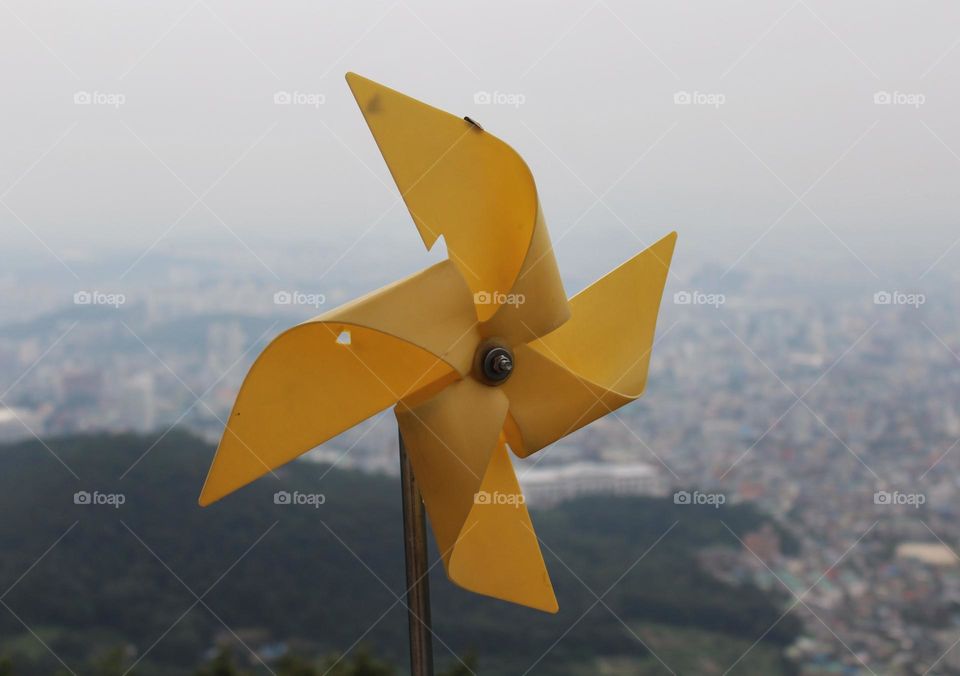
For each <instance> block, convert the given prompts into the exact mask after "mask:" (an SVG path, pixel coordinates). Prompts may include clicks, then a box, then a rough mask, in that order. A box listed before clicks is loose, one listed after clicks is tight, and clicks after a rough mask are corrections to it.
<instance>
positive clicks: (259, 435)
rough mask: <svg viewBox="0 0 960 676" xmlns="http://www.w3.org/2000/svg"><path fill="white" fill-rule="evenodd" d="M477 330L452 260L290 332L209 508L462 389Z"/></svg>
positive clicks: (252, 402)
mask: <svg viewBox="0 0 960 676" xmlns="http://www.w3.org/2000/svg"><path fill="white" fill-rule="evenodd" d="M475 326H476V319H475V316H474V313H473V304H472V300H471V298H470V293H469V290H468V289H467V288H466V285H465V284H464V283H463V281H462V278H461V277H460V274H459V272H458V271H457V270H456V268H455V267H454V266H453V264H452V263H450V262H449V261H444V262H442V263H439V264H437V265H435V266H433V267H431V268H428V269H427V270H424V271H422V272H420V273H417V274H416V275H413V276H411V277H409V278H407V279H405V280H403V281H400V282H397V283H395V284H392V285H390V286H388V287H385V288H383V289H380V290H379V291H375V292H374V293H372V294H370V295H368V296H365V297H364V298H361V299H359V300H357V301H354V302H352V303H348V304H347V305H344V306H342V307H341V308H338V309H336V310H334V311H332V312H329V313H326V314H324V315H321V316H320V317H317V318H315V319H312V320H310V321H308V322H306V323H304V324H300V325H299V326H295V327H294V328H292V329H290V330H288V331H286V332H284V333H282V334H281V335H280V336H278V337H277V338H276V339H275V340H274V341H273V342H272V343H270V345H269V346H268V347H267V348H266V350H264V352H263V353H262V354H261V355H260V356H259V357H258V358H257V360H256V362H255V363H254V365H253V366H252V367H251V369H250V372H249V373H248V374H247V376H246V379H245V380H244V382H243V385H242V386H241V388H240V392H239V394H238V395H237V401H236V403H235V404H234V407H233V411H232V412H231V414H230V418H229V420H228V421H227V427H226V430H225V431H224V434H223V438H222V439H221V441H220V446H219V447H218V449H217V454H216V456H215V457H214V461H213V465H212V466H211V468H210V472H209V474H208V476H207V481H206V483H205V484H204V487H203V491H202V493H201V496H200V504H202V505H207V504H209V503H211V502H213V501H215V500H218V499H220V498H221V497H223V496H224V495H227V494H228V493H231V492H233V491H235V490H237V489H238V488H240V487H242V486H244V485H246V484H248V483H250V482H251V481H253V480H255V479H257V478H259V477H261V476H263V475H264V474H267V473H268V472H270V471H272V470H274V469H275V468H277V467H279V466H281V465H283V464H285V463H287V462H289V461H290V460H293V459H294V458H296V457H297V456H299V455H301V454H303V453H305V452H307V451H309V450H310V449H312V448H314V447H315V446H317V445H318V444H320V443H323V442H324V441H326V440H328V439H330V438H332V437H334V436H336V435H337V434H339V433H341V432H343V431H345V430H347V429H349V428H350V427H353V426H354V425H356V424H357V423H359V422H361V421H363V420H365V419H366V418H369V417H370V416H372V415H374V414H375V413H377V412H378V411H382V410H383V409H385V408H388V407H389V406H391V405H392V404H394V403H396V402H397V401H399V400H400V399H402V398H408V399H410V400H411V401H415V400H416V398H417V397H418V396H420V397H427V396H430V395H432V394H433V393H435V392H436V391H438V390H439V389H440V388H442V387H443V386H444V385H446V384H448V383H451V382H453V381H455V380H457V379H458V378H460V377H461V376H462V375H463V374H464V373H466V372H467V371H469V369H470V364H471V358H472V355H473V348H474V345H475V344H476V340H477V338H476V328H475Z"/></svg>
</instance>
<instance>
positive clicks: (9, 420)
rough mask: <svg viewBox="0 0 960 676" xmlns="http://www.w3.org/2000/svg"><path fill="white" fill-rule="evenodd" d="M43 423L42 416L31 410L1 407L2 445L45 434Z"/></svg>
mask: <svg viewBox="0 0 960 676" xmlns="http://www.w3.org/2000/svg"><path fill="white" fill-rule="evenodd" d="M42 422H43V421H42V420H40V416H39V415H38V414H37V413H35V412H33V411H31V410H29V409H25V408H6V407H2V406H0V443H6V442H10V441H20V440H21V439H29V438H31V437H32V436H33V435H34V434H43V428H42Z"/></svg>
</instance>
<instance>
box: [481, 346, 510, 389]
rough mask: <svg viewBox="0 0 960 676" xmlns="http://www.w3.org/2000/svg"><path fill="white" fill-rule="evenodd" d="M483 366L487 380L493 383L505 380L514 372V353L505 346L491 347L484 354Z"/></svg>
mask: <svg viewBox="0 0 960 676" xmlns="http://www.w3.org/2000/svg"><path fill="white" fill-rule="evenodd" d="M481 367H482V369H483V375H484V377H485V378H486V379H487V380H489V381H491V382H493V383H500V382H503V381H504V380H506V379H507V378H509V377H510V374H511V373H513V355H512V354H510V351H509V350H508V349H506V348H505V347H493V348H490V349H489V350H488V351H487V353H486V354H484V355H483V361H482V362H481Z"/></svg>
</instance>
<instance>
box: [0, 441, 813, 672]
mask: <svg viewBox="0 0 960 676" xmlns="http://www.w3.org/2000/svg"><path fill="white" fill-rule="evenodd" d="M155 442H156V440H155V439H152V438H144V437H137V436H117V435H97V436H81V437H69V438H61V439H52V440H47V441H46V444H47V446H49V450H48V449H46V448H44V446H43V445H41V444H40V443H39V442H29V443H22V444H16V445H10V446H4V447H0V514H2V518H0V551H2V552H3V555H2V557H0V591H2V590H8V591H6V593H5V594H3V596H2V602H3V605H5V606H7V608H6V609H4V608H2V607H0V656H6V657H7V658H8V659H9V660H10V663H11V664H12V667H13V668H12V671H11V672H9V673H13V674H18V675H19V674H50V673H55V672H56V671H57V670H58V669H63V668H64V667H63V666H62V665H61V664H60V663H59V662H57V661H56V660H55V659H54V657H52V656H51V652H50V651H48V650H47V648H45V647H44V644H46V645H47V646H49V648H50V650H52V651H53V652H54V653H56V655H58V656H59V657H60V658H61V659H62V660H63V662H64V663H65V664H66V666H67V668H68V669H69V670H71V671H73V672H75V673H77V674H86V673H91V674H92V673H100V672H98V671H97V670H95V669H93V668H92V667H90V666H89V665H91V664H93V663H96V662H102V661H103V659H104V657H103V656H104V655H107V654H109V653H111V651H114V652H116V651H120V653H121V654H122V657H121V658H120V661H123V662H125V663H126V664H127V665H129V664H130V663H131V662H133V661H134V660H136V659H138V658H142V659H140V661H139V662H138V663H137V666H136V668H135V670H134V672H133V673H136V674H141V675H145V676H150V675H152V674H179V673H183V674H191V673H195V670H196V669H197V667H198V665H201V664H202V663H203V662H204V661H205V660H206V659H208V658H209V657H210V655H211V654H212V652H213V648H212V647H213V646H214V645H215V644H217V643H218V642H220V643H223V642H227V643H230V642H233V643H236V646H235V648H234V653H235V654H236V655H237V656H238V657H242V658H243V659H244V660H246V659H247V656H248V653H247V651H246V650H245V649H244V647H243V644H246V645H248V646H249V647H251V648H253V649H255V650H257V651H260V652H261V653H262V654H263V655H264V656H265V659H267V657H269V656H271V655H274V654H277V653H280V652H282V651H283V649H287V650H290V651H293V652H296V653H298V654H301V655H307V656H316V655H329V654H331V653H337V652H343V651H348V650H351V649H355V646H358V645H359V646H364V645H365V646H369V648H370V650H371V652H373V653H374V654H375V655H376V656H377V657H378V658H380V659H384V660H387V661H389V662H392V663H394V664H396V665H400V667H401V668H405V665H406V647H405V646H406V643H405V641H406V633H405V632H406V617H405V610H404V608H403V606H402V605H401V604H400V603H398V602H397V597H396V595H397V594H401V593H402V590H403V580H404V577H403V568H402V566H403V557H402V549H401V540H400V512H399V484H398V482H397V481H396V480H395V479H392V478H389V477H381V476H371V475H366V474H362V473H358V472H352V471H343V470H339V469H333V470H330V469H329V467H328V466H325V465H317V464H312V463H306V462H297V463H293V464H291V465H288V466H287V467H285V468H283V469H281V470H279V471H278V472H277V477H276V478H274V477H270V476H268V477H266V478H264V479H262V480H261V481H259V482H256V483H255V484H253V485H251V486H249V487H247V488H245V489H243V490H242V491H240V492H238V493H237V494H235V495H233V496H231V497H229V498H227V499H225V500H223V501H221V502H220V503H217V504H216V505H213V506H212V507H208V508H205V509H204V508H200V507H198V506H197V502H196V499H197V495H198V493H199V490H200V486H201V484H202V481H203V477H204V475H205V473H206V468H207V466H208V465H209V462H210V459H211V458H212V455H213V449H212V448H211V447H210V446H209V445H208V444H206V443H205V442H203V441H201V440H199V439H197V438H195V437H192V436H190V435H188V434H185V433H179V432H174V433H171V434H169V435H167V436H166V437H164V438H163V439H162V440H160V441H159V443H156V445H155V446H154V447H153V448H152V449H151V450H150V451H149V452H146V451H147V450H148V449H150V448H151V446H153V445H154V443H155ZM53 453H56V455H57V456H59V457H60V458H61V459H62V460H63V462H64V463H65V464H66V465H67V466H68V467H69V468H70V469H72V471H73V472H75V473H76V474H77V476H79V480H78V479H76V478H75V477H74V476H73V475H72V474H71V472H70V471H68V470H67V469H66V468H65V467H64V465H63V464H61V463H60V462H59V461H58V460H57V458H56V457H54V455H53ZM145 453H146V454H145ZM144 454H145V455H144ZM138 459H139V461H138ZM131 466H133V467H132V469H130V468H131ZM121 476H123V478H120V477H121ZM281 490H282V491H288V492H293V491H300V492H301V493H304V494H315V493H322V494H323V495H324V499H325V501H324V503H323V504H322V505H319V506H311V505H284V504H275V503H274V494H275V492H277V491H281ZM77 491H86V492H88V493H90V494H91V495H94V494H95V493H96V494H97V495H95V496H94V498H93V499H92V501H95V500H96V499H97V498H99V499H101V500H105V499H107V498H104V497H103V496H107V495H112V494H121V495H122V496H123V504H121V505H119V506H114V505H111V504H75V501H74V495H75V493H76V492H77ZM113 502H116V501H115V500H114V501H113ZM533 518H534V522H535V523H536V526H537V530H538V534H539V535H540V537H541V538H542V539H543V541H544V542H545V543H547V545H548V546H549V548H550V550H552V552H553V554H551V553H550V551H546V550H545V552H544V556H545V558H546V559H547V564H548V566H549V568H550V572H551V576H552V578H553V581H554V584H555V586H556V590H557V597H558V599H559V601H560V607H561V610H560V612H559V613H558V614H557V615H555V616H550V615H545V614H541V613H538V612H535V611H531V610H527V609H524V608H519V607H515V606H511V605H509V604H506V603H503V602H499V601H496V600H492V599H487V598H482V597H477V596H474V595H471V594H469V593H467V592H464V591H462V590H460V589H458V588H456V587H454V586H453V585H451V584H450V583H449V582H448V581H447V580H446V577H445V576H444V574H443V572H442V567H441V566H439V565H438V566H437V567H436V568H434V569H433V575H432V585H433V586H432V595H433V614H434V615H433V616H434V627H435V631H436V634H437V637H438V639H435V649H436V655H437V660H438V663H440V664H451V663H454V662H455V659H454V657H453V654H456V655H461V656H463V655H471V654H472V655H475V656H476V658H477V668H476V671H477V673H479V674H513V673H518V674H520V673H524V672H525V671H526V670H527V668H528V667H530V666H531V665H533V664H534V663H536V667H535V668H534V669H533V670H532V671H531V672H530V673H537V674H541V673H542V674H563V675H567V674H570V675H573V674H596V673H610V674H616V673H625V674H626V673H629V674H634V673H643V674H647V673H649V674H659V673H667V671H666V670H665V669H664V668H663V667H662V666H661V665H660V663H659V662H658V660H657V659H656V658H655V657H654V656H653V655H651V654H650V653H649V652H648V650H647V648H646V647H645V646H644V645H643V643H641V642H639V641H638V640H637V638H636V637H635V636H634V632H636V633H637V635H639V636H641V637H645V640H644V642H645V643H647V644H648V645H649V647H650V648H652V649H653V650H654V652H656V654H657V655H658V656H659V657H660V658H662V659H663V660H664V661H665V662H666V663H667V664H669V665H670V666H671V668H672V669H673V670H674V671H676V672H677V673H722V672H723V671H724V670H725V669H726V668H727V667H729V666H730V664H732V663H733V662H734V661H735V660H736V659H737V657H739V655H740V654H741V653H743V652H744V651H746V650H747V648H749V647H750V645H751V644H752V643H753V642H754V641H755V640H756V639H757V638H758V637H759V636H761V634H763V632H764V631H766V630H767V629H768V627H770V625H771V624H773V623H774V621H775V620H776V619H777V617H779V615H780V607H781V605H782V604H781V601H782V599H776V598H770V597H769V596H768V595H766V594H765V593H763V592H761V591H759V590H757V589H756V588H753V587H731V586H727V585H725V584H721V583H719V582H717V581H716V580H714V579H713V578H712V577H710V576H708V575H707V574H706V573H704V572H702V571H701V570H700V568H699V567H698V565H697V562H696V552H697V551H698V550H699V549H701V548H703V547H706V546H713V545H731V546H732V545H733V544H735V541H734V540H733V538H732V537H731V535H730V533H729V532H728V531H727V530H726V528H725V527H724V526H723V524H722V523H721V522H720V519H722V520H723V522H725V523H726V524H727V525H728V526H730V528H732V529H733V530H734V531H736V532H737V533H738V534H739V533H744V532H747V531H749V530H752V529H754V528H756V527H757V526H758V525H760V524H761V523H762V522H763V521H764V519H765V517H763V516H762V515H760V514H758V513H756V512H755V511H754V510H752V509H751V508H749V507H747V506H725V507H724V508H722V509H720V510H717V509H713V508H710V507H704V508H699V507H691V506H680V507H678V506H676V505H673V504H672V502H671V501H668V500H662V499H653V498H590V499H580V500H576V501H571V502H568V503H565V504H563V505H562V506H560V507H558V508H555V509H552V510H546V511H537V512H534V514H533ZM675 521H677V522H678V523H677V525H676V527H675V528H673V530H672V531H671V532H670V533H669V534H668V535H667V536H666V537H664V538H663V540H662V541H661V542H660V543H659V544H658V545H657V546H656V547H653V548H652V549H650V551H649V553H648V554H647V555H646V556H644V557H643V558H642V559H641V560H640V561H639V563H636V565H635V566H634V567H633V568H630V566H631V565H632V564H634V563H635V562H636V561H637V560H638V559H639V558H640V557H641V555H643V554H644V552H645V551H647V550H648V548H650V546H651V545H652V544H653V543H654V542H655V541H656V540H657V538H659V537H660V536H661V535H662V534H663V533H664V531H666V530H667V528H668V527H669V526H670V524H672V523H674V522H675ZM433 557H434V558H435V557H436V552H433ZM628 568H629V569H630V570H629V573H627V574H626V576H625V577H623V579H622V581H620V582H619V583H618V584H617V585H616V586H615V587H614V588H613V589H612V590H611V591H610V593H609V595H607V596H606V597H605V598H604V603H603V604H595V602H596V597H595V596H594V594H593V592H596V594H602V593H603V591H604V590H606V589H607V588H608V587H610V586H611V585H612V584H613V583H614V582H615V581H616V580H617V579H618V578H620V576H621V575H623V574H624V572H625V571H626V570H627V569H628ZM588 588H589V589H588ZM590 590H592V591H590ZM198 597H200V600H199V601H198ZM591 607H592V609H591ZM18 618H19V619H18ZM797 630H798V625H797V623H796V622H795V621H794V618H792V617H787V618H785V619H784V620H782V621H781V622H779V623H777V624H776V626H775V627H774V629H773V630H771V631H770V632H769V633H767V634H766V636H765V638H764V640H763V641H762V642H761V643H760V644H759V645H758V646H757V647H756V648H754V649H753V650H752V651H751V652H750V653H749V654H748V656H747V657H746V658H745V659H744V660H743V661H741V662H740V663H739V664H738V665H737V669H736V671H735V672H734V673H745V674H748V673H765V674H776V673H785V670H786V669H787V666H786V665H785V664H783V663H781V660H780V654H781V652H782V647H783V646H784V645H785V644H787V643H789V642H790V641H792V640H793V638H794V637H795V634H796V632H797ZM241 641H242V643H241ZM3 668H4V667H2V666H0V672H2V670H3ZM249 669H250V670H251V671H254V672H257V667H256V665H252V666H250V667H249ZM121 671H122V670H121ZM259 671H263V672H265V669H263V667H259Z"/></svg>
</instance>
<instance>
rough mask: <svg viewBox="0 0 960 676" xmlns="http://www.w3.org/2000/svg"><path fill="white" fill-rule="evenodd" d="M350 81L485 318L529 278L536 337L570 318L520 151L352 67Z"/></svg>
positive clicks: (427, 234) (394, 170)
mask: <svg viewBox="0 0 960 676" xmlns="http://www.w3.org/2000/svg"><path fill="white" fill-rule="evenodd" d="M347 82H348V84H349V85H350V89H351V90H352V91H353V95H354V97H355V98H356V100H357V104H358V105H359V106H360V110H361V111H362V112H363V116H364V118H365V119H366V121H367V125H368V126H369V127H370V131H371V133H372V134H373V137H374V139H375V140H376V142H377V145H378V146H379V148H380V152H381V153H382V154H383V157H384V160H386V163H387V166H388V167H389V168H390V173H391V174H392V175H393V179H394V181H395V182H396V184H397V187H398V188H399V189H400V193H401V195H402V197H403V199H404V201H405V202H406V205H407V208H408V209H409V211H410V215H411V216H412V217H413V220H414V222H415V223H416V225H417V229H418V230H419V231H420V236H421V238H422V239H423V242H424V244H425V245H426V246H427V248H428V249H429V248H431V247H432V246H433V244H434V242H435V241H436V240H437V238H438V237H440V235H443V238H444V240H445V242H446V245H447V252H448V254H449V256H450V259H451V260H453V261H454V263H456V264H457V266H458V267H459V268H460V271H461V273H462V274H463V276H464V279H466V281H467V284H468V285H469V286H470V289H471V290H472V291H473V293H474V297H475V299H476V311H477V317H478V318H479V319H480V320H481V321H486V320H488V319H490V318H491V317H493V316H494V315H495V314H497V313H498V310H499V309H500V308H502V307H507V308H509V307H510V306H511V302H510V301H511V300H513V299H514V298H512V297H511V293H514V295H515V294H516V293H524V291H522V290H521V291H519V292H515V291H512V290H513V288H514V286H515V284H517V283H519V282H521V281H522V283H523V289H525V290H527V291H526V293H527V295H528V297H529V300H530V302H531V304H530V305H529V306H528V307H526V308H523V311H524V312H525V313H526V314H525V316H526V319H525V321H524V322H523V323H525V324H527V325H529V326H530V327H531V329H532V330H533V331H535V332H536V334H535V335H542V334H544V333H546V332H548V331H551V330H553V329H554V328H556V327H557V326H559V325H560V324H562V323H563V322H564V321H566V319H567V318H568V317H569V309H568V307H567V302H566V297H565V294H564V293H563V286H562V284H561V283H560V274H559V272H558V270H557V265H556V261H555V260H554V257H553V251H552V249H551V248H550V241H549V237H548V236H547V233H546V229H545V227H544V226H543V218H542V215H541V214H540V206H539V202H538V200H537V189H536V185H535V184H534V181H533V176H532V175H531V174H530V169H529V168H528V167H527V165H526V163H524V161H523V159H522V158H521V157H520V156H519V155H518V154H517V153H516V151H514V150H513V148H511V147H510V146H508V145H507V144H506V143H504V142H503V141H501V140H500V139H498V138H497V137H495V136H493V135H492V134H489V133H487V132H485V131H483V130H482V129H480V128H479V127H478V126H476V125H474V124H471V123H470V122H467V121H466V120H464V119H463V118H460V117H456V116H454V115H451V114H450V113H447V112H444V111H442V110H439V109H437V108H434V107H432V106H429V105H427V104H425V103H422V102H420V101H417V100H416V99H413V98H411V97H409V96H406V95H405V94H401V93H400V92H398V91H395V90H393V89H390V88H389V87H385V86H383V85H381V84H378V83H376V82H373V81H372V80H368V79H366V78H364V77H361V76H359V75H356V74H354V73H348V74H347ZM538 230H539V232H538ZM521 275H522V278H521ZM535 290H536V291H537V298H536V301H535V302H534V299H533V295H534V291H535ZM514 325H515V326H521V327H522V326H523V324H521V323H520V322H514ZM488 335H490V334H488Z"/></svg>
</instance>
